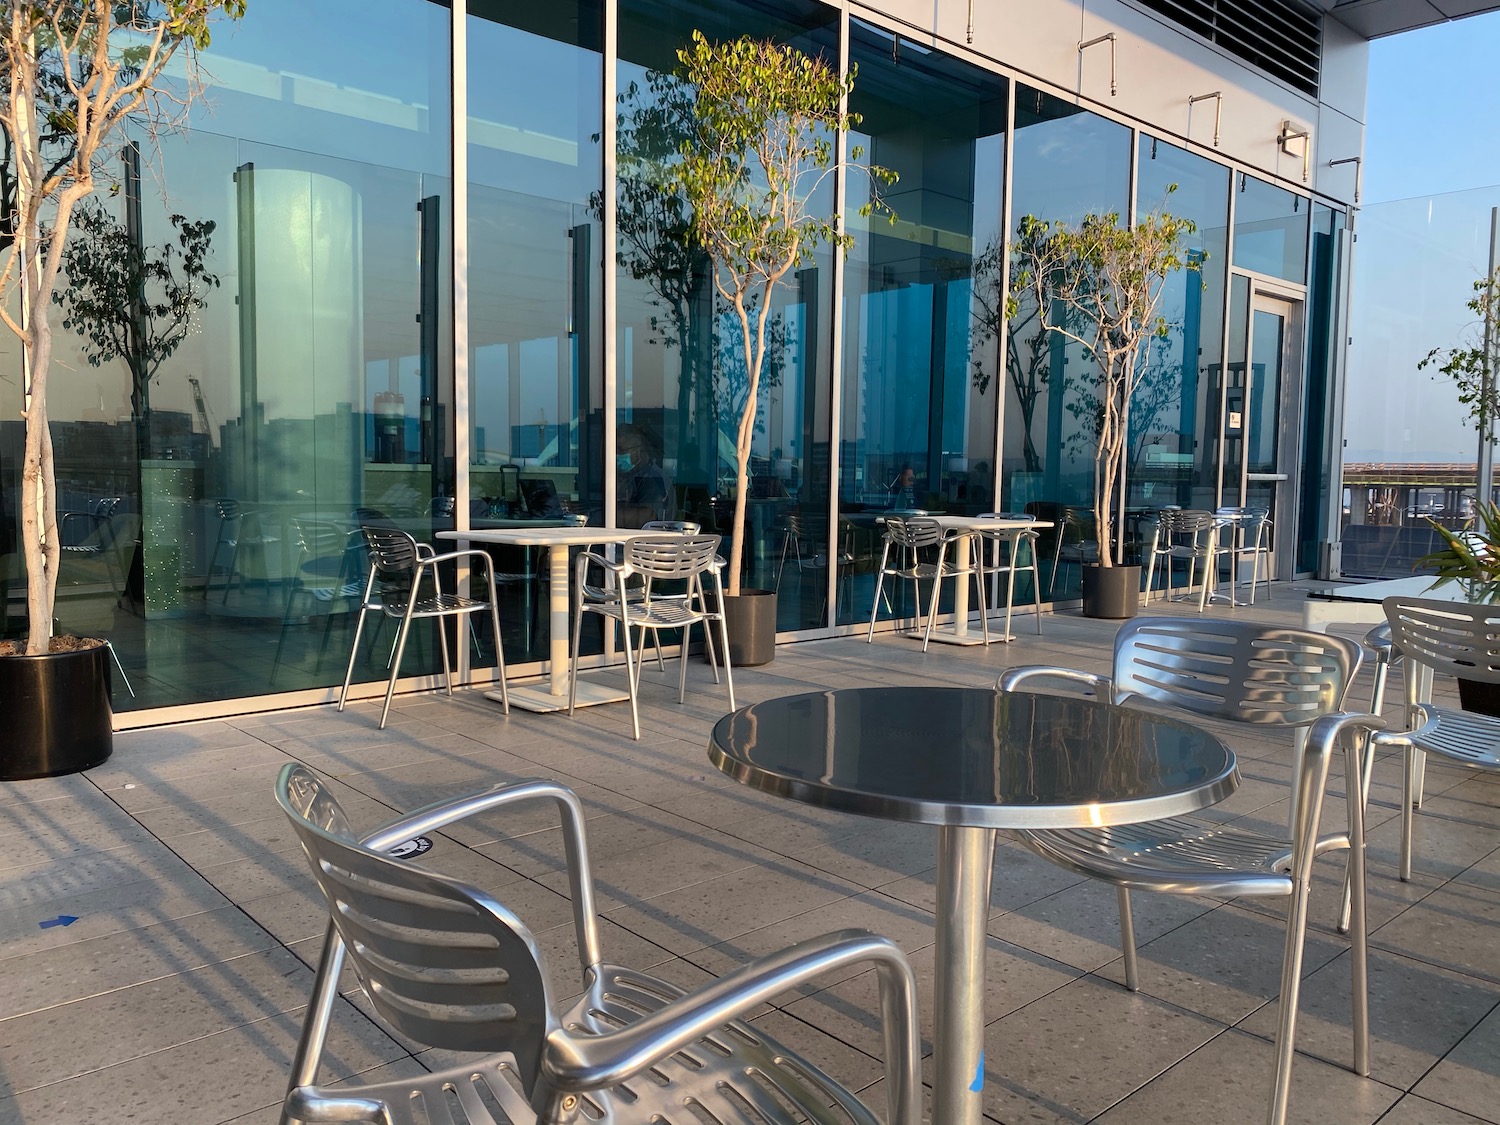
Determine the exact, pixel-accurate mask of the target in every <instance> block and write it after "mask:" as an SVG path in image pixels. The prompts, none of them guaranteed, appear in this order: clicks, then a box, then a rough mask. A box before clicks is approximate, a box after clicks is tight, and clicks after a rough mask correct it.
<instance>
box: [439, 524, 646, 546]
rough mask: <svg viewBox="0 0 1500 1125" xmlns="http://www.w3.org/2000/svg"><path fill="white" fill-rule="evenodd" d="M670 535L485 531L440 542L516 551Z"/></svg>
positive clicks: (611, 530)
mask: <svg viewBox="0 0 1500 1125" xmlns="http://www.w3.org/2000/svg"><path fill="white" fill-rule="evenodd" d="M673 534H675V532H671V531H642V530H641V529H640V528H638V527H484V528H473V529H472V530H469V531H440V532H438V533H437V538H439V539H456V540H460V541H468V542H470V543H508V544H510V545H511V546H515V547H586V546H588V545H589V544H591V543H624V542H625V541H626V540H627V539H636V538H639V537H640V536H642V535H649V536H662V535H673Z"/></svg>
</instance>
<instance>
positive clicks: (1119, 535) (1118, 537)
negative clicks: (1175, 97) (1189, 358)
mask: <svg viewBox="0 0 1500 1125" xmlns="http://www.w3.org/2000/svg"><path fill="white" fill-rule="evenodd" d="M1140 182H1141V131H1140V130H1139V129H1132V130H1131V131H1130V188H1129V192H1128V193H1127V194H1128V200H1127V202H1126V207H1128V208H1129V210H1127V211H1126V215H1127V216H1128V217H1129V218H1128V221H1127V223H1126V226H1128V227H1129V228H1130V229H1131V230H1134V229H1135V225H1136V212H1137V207H1138V203H1137V197H1138V195H1139V193H1140ZM1183 347H1184V348H1185V347H1187V342H1186V341H1183ZM1124 414H1125V417H1124V418H1123V419H1122V422H1123V425H1124V429H1125V443H1124V445H1122V446H1121V447H1120V465H1119V477H1118V480H1119V489H1120V494H1119V496H1117V497H1115V509H1116V510H1115V521H1116V522H1115V535H1114V541H1115V562H1116V563H1118V564H1120V565H1121V566H1123V565H1124V564H1125V494H1126V493H1127V492H1128V491H1129V490H1130V461H1129V453H1130V399H1129V398H1127V399H1126V400H1125V402H1124Z"/></svg>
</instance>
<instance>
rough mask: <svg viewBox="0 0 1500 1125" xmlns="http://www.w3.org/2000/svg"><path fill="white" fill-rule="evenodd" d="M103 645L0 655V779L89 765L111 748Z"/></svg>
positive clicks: (107, 671)
mask: <svg viewBox="0 0 1500 1125" xmlns="http://www.w3.org/2000/svg"><path fill="white" fill-rule="evenodd" d="M109 688H110V659H109V648H108V647H107V646H106V645H104V644H103V643H102V642H101V643H100V644H97V645H95V646H94V647H93V648H87V649H82V650H79V651H77V652H52V653H47V654H46V655H45V656H0V715H4V716H5V725H6V731H5V738H4V739H3V740H0V781H24V780H26V779H27V778H33V777H54V776H56V775H58V774H64V773H78V772H79V771H80V770H86V769H92V768H93V767H94V766H97V765H100V764H102V763H103V762H104V761H106V760H107V759H108V758H109V755H110V752H111V750H112V749H113V747H114V730H113V712H112V710H111V709H110V703H109Z"/></svg>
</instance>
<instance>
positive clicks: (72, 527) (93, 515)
mask: <svg viewBox="0 0 1500 1125" xmlns="http://www.w3.org/2000/svg"><path fill="white" fill-rule="evenodd" d="M124 503H125V497H123V496H106V497H104V498H103V499H100V500H97V501H94V502H93V503H91V504H90V505H89V507H88V511H84V512H64V513H62V518H61V519H60V520H59V521H58V528H57V530H58V536H59V539H60V540H61V542H62V548H61V549H62V553H63V554H64V555H74V556H78V557H83V558H96V559H97V558H102V559H103V560H104V574H105V577H106V578H107V579H108V580H109V586H110V590H111V591H112V592H113V594H114V595H115V597H116V598H118V597H119V596H120V591H121V587H122V586H123V585H124V580H125V578H124V572H123V570H122V568H121V566H120V558H119V551H120V544H119V536H118V535H117V534H116V533H115V516H116V515H117V514H121V508H122V506H123V505H124ZM80 523H81V524H83V525H85V526H84V529H83V531H82V532H79V531H78V525H79V524H80ZM71 539H76V540H77V542H69V540H71Z"/></svg>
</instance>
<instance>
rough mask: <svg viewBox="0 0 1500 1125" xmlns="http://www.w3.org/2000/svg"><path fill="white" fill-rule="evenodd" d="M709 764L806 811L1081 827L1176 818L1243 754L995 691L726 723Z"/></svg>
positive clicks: (1225, 778) (1180, 729)
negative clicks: (802, 805)
mask: <svg viewBox="0 0 1500 1125" xmlns="http://www.w3.org/2000/svg"><path fill="white" fill-rule="evenodd" d="M708 756H709V760H710V761H712V762H713V764H714V765H715V766H717V767H718V768H719V769H721V770H723V771H724V772H725V773H727V774H729V775H730V776H731V777H733V778H735V779H736V780H738V781H741V782H743V783H745V784H746V785H750V786H753V787H755V788H757V789H762V790H764V791H766V792H768V793H775V794H778V795H779V796H783V797H789V798H791V799H793V800H798V801H803V802H806V803H808V804H814V805H822V806H825V807H827V808H835V809H842V810H844V811H847V812H856V813H864V814H866V815H869V816H879V817H884V818H886V819H889V820H906V821H918V822H921V823H925V824H949V825H969V826H973V827H984V828H1075V827H1076V828H1081V827H1088V826H1091V825H1106V824H1135V823H1139V822H1140V821H1144V820H1155V819H1157V818H1159V817H1165V816H1179V815H1181V814H1183V813H1189V812H1193V811H1195V810H1198V809H1202V808H1206V807H1207V806H1209V805H1212V804H1215V803H1217V802H1219V801H1222V800H1223V799H1224V798H1225V797H1227V796H1229V795H1230V794H1231V793H1233V792H1234V790H1235V789H1236V788H1237V787H1238V786H1239V772H1238V770H1237V769H1236V767H1235V758H1234V752H1233V751H1231V750H1230V749H1229V747H1227V746H1225V745H1224V743H1223V742H1221V741H1220V740H1219V739H1217V738H1215V737H1214V736H1213V735H1211V734H1209V733H1208V732H1207V731H1204V730H1200V729H1198V728H1196V727H1193V726H1191V725H1189V724H1187V723H1185V722H1180V721H1178V720H1175V719H1170V718H1166V717H1163V716H1161V715H1158V714H1153V713H1150V712H1147V711H1141V710H1134V709H1131V708H1125V707H1115V706H1112V705H1110V704H1107V703H1099V702H1095V701H1093V700H1088V699H1078V698H1069V697H1062V696H1049V695H1031V694H1025V693H1015V694H1004V693H1001V692H998V691H994V690H992V689H988V688H947V687H892V688H851V689H844V690H838V691H822V692H812V693H809V694H806V695H791V696H784V697H782V698H780V699H770V700H767V701H766V702H764V703H756V704H753V705H751V706H749V707H745V708H741V709H740V710H739V711H736V712H734V713H733V714H732V715H726V716H725V717H724V718H723V719H720V720H719V722H718V724H717V725H716V726H715V727H714V730H713V734H712V736H710V739H709V747H708Z"/></svg>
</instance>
